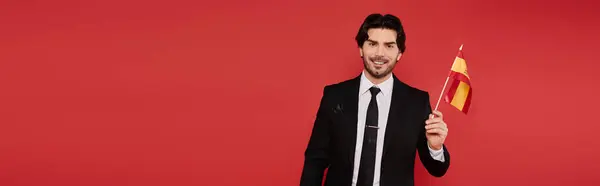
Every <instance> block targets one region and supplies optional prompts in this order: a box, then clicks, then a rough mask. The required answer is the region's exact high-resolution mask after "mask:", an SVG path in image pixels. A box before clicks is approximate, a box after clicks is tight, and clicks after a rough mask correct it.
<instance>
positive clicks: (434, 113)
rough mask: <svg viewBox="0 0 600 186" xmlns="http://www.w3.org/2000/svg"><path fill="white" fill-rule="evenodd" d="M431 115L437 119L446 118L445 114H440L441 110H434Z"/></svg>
mask: <svg viewBox="0 0 600 186" xmlns="http://www.w3.org/2000/svg"><path fill="white" fill-rule="evenodd" d="M431 113H432V114H433V115H434V116H436V117H440V118H443V117H444V114H442V112H440V111H439V110H434V111H432V112H431Z"/></svg>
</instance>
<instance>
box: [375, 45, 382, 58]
mask: <svg viewBox="0 0 600 186" xmlns="http://www.w3.org/2000/svg"><path fill="white" fill-rule="evenodd" d="M376 54H377V55H378V56H383V46H379V47H377V53H376Z"/></svg>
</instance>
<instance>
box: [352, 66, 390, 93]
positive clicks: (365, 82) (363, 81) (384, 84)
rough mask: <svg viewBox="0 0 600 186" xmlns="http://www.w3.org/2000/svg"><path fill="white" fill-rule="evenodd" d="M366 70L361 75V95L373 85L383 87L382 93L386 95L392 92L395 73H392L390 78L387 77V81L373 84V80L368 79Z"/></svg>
mask: <svg viewBox="0 0 600 186" xmlns="http://www.w3.org/2000/svg"><path fill="white" fill-rule="evenodd" d="M365 73H366V72H365V71H363V72H362V73H361V75H360V88H359V91H360V92H359V93H360V95H362V94H364V93H366V92H368V91H369V89H370V88H371V87H373V86H375V87H377V88H379V89H381V93H382V94H383V95H384V96H388V95H390V94H391V93H392V88H393V87H394V78H393V75H391V76H390V77H389V78H388V79H386V80H385V81H383V82H381V83H380V84H378V85H375V84H373V82H371V81H369V79H367V76H365Z"/></svg>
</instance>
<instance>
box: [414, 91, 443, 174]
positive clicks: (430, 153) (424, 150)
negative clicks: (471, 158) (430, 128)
mask: <svg viewBox="0 0 600 186" xmlns="http://www.w3.org/2000/svg"><path fill="white" fill-rule="evenodd" d="M424 100H426V101H425V110H424V111H423V115H422V117H423V122H422V123H423V126H420V127H421V129H420V130H419V131H420V132H419V133H420V134H419V143H418V144H417V148H418V151H419V158H420V160H421V163H423V166H425V169H427V172H429V174H431V175H432V176H435V177H442V176H444V174H446V171H447V170H448V167H450V153H449V152H448V148H446V146H445V145H443V146H442V149H441V150H439V151H436V150H434V149H431V148H430V147H429V145H428V144H427V137H426V136H425V120H427V119H428V117H429V114H431V113H432V111H431V106H430V103H429V94H427V95H426V99H424ZM434 157H435V159H434Z"/></svg>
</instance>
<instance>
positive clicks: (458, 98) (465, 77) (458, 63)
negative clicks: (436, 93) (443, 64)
mask: <svg viewBox="0 0 600 186" xmlns="http://www.w3.org/2000/svg"><path fill="white" fill-rule="evenodd" d="M448 76H449V77H450V78H452V83H451V85H450V88H449V89H448V92H447V93H446V95H445V101H446V102H447V103H450V105H452V106H454V107H456V108H457V109H458V110H460V111H462V112H463V113H465V114H467V113H468V112H469V108H470V106H471V95H472V93H471V92H472V90H471V81H470V79H471V78H469V74H468V73H467V62H466V61H465V59H464V57H463V53H462V46H460V49H459V50H458V54H457V55H456V58H455V59H454V63H453V64H452V68H451V69H450V74H449V75H448Z"/></svg>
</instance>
